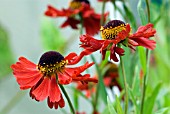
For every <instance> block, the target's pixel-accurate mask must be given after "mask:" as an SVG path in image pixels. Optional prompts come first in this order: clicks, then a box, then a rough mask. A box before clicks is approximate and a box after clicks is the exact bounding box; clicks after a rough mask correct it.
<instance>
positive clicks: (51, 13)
mask: <svg viewBox="0 0 170 114" xmlns="http://www.w3.org/2000/svg"><path fill="white" fill-rule="evenodd" d="M64 14H65V12H63V11H60V10H58V9H56V8H54V7H52V6H50V5H49V6H48V8H47V11H45V15H46V16H50V17H57V16H64Z"/></svg>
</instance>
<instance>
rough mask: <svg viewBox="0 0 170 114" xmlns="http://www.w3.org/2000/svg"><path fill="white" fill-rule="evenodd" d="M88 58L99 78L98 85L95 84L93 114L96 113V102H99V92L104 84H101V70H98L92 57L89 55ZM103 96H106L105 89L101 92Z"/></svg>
mask: <svg viewBox="0 0 170 114" xmlns="http://www.w3.org/2000/svg"><path fill="white" fill-rule="evenodd" d="M90 57H91V58H92V60H93V62H94V63H95V67H96V71H97V75H98V76H99V77H98V79H99V82H98V84H97V89H96V95H95V99H94V102H93V112H95V111H97V104H98V100H99V91H102V90H101V89H102V86H104V84H103V75H102V73H101V70H100V68H99V66H98V64H97V62H96V60H95V58H94V56H93V55H90ZM103 94H104V95H105V96H107V95H106V90H105V89H104V90H103Z"/></svg>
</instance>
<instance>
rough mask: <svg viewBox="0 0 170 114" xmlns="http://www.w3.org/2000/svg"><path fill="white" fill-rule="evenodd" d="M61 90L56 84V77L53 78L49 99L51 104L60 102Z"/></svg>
mask: <svg viewBox="0 0 170 114" xmlns="http://www.w3.org/2000/svg"><path fill="white" fill-rule="evenodd" d="M60 96H61V93H60V89H59V87H58V85H57V83H56V77H55V76H52V77H51V84H50V91H49V99H50V101H51V102H58V101H59V100H60Z"/></svg>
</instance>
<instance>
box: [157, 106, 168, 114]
mask: <svg viewBox="0 0 170 114" xmlns="http://www.w3.org/2000/svg"><path fill="white" fill-rule="evenodd" d="M169 110H170V107H166V108H162V109H160V110H158V111H156V112H155V113H154V114H164V113H166V112H168V111H169Z"/></svg>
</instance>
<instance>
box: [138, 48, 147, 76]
mask: <svg viewBox="0 0 170 114" xmlns="http://www.w3.org/2000/svg"><path fill="white" fill-rule="evenodd" d="M138 50H139V57H140V63H141V65H142V70H143V73H144V74H145V73H146V52H145V48H144V47H141V46H139V47H138Z"/></svg>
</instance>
